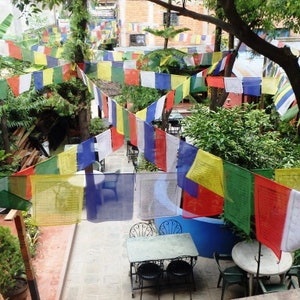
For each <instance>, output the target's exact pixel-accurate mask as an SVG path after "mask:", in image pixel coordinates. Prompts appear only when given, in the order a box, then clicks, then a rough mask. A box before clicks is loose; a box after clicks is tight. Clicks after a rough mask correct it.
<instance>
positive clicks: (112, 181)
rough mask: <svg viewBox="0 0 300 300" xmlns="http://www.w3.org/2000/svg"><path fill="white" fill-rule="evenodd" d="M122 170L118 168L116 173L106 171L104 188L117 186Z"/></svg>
mask: <svg viewBox="0 0 300 300" xmlns="http://www.w3.org/2000/svg"><path fill="white" fill-rule="evenodd" d="M120 172H121V171H120V170H117V171H116V172H115V173H105V177H106V178H105V180H104V182H103V186H102V188H103V189H105V188H113V187H115V186H116V184H117V182H118V179H119V176H120Z"/></svg>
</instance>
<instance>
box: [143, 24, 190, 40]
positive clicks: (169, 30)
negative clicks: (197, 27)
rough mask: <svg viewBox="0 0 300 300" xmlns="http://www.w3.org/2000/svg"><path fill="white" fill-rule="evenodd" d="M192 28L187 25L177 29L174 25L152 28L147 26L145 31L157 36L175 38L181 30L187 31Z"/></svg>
mask: <svg viewBox="0 0 300 300" xmlns="http://www.w3.org/2000/svg"><path fill="white" fill-rule="evenodd" d="M188 30H190V29H189V28H187V27H184V28H179V29H175V28H174V27H173V26H169V27H166V28H164V29H152V28H145V29H144V31H146V32H149V33H151V34H153V35H155V36H159V37H162V38H165V39H172V38H174V37H175V36H176V35H177V34H179V33H181V32H185V31H188Z"/></svg>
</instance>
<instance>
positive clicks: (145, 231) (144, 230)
mask: <svg viewBox="0 0 300 300" xmlns="http://www.w3.org/2000/svg"><path fill="white" fill-rule="evenodd" d="M155 234H156V232H155V230H154V228H153V226H152V225H151V224H150V223H146V222H139V223H136V224H134V225H132V226H131V228H130V230H129V237H131V238H133V237H138V236H152V235H155Z"/></svg>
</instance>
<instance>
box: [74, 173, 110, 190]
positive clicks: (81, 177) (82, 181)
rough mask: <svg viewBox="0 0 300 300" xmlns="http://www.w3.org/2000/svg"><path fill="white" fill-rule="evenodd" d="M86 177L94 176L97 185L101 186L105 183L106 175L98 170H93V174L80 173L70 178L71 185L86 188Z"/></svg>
mask: <svg viewBox="0 0 300 300" xmlns="http://www.w3.org/2000/svg"><path fill="white" fill-rule="evenodd" d="M86 176H94V183H95V185H97V184H100V183H102V182H103V181H104V178H105V175H104V174H103V173H102V172H100V171H97V170H93V173H87V174H86V173H85V171H84V170H81V171H78V172H76V173H75V175H74V176H72V177H70V178H69V180H68V181H69V183H70V184H72V185H76V186H80V187H85V186H86Z"/></svg>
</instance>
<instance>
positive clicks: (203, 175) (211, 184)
mask: <svg viewBox="0 0 300 300" xmlns="http://www.w3.org/2000/svg"><path fill="white" fill-rule="evenodd" d="M186 177H187V178H189V179H190V180H192V181H194V182H196V183H198V184H200V185H201V186H203V187H205V188H207V189H209V190H211V191H213V192H214V193H216V194H217V195H219V196H221V197H223V196H224V183H223V160H222V159H221V158H219V157H217V156H215V155H213V154H211V153H209V152H206V151H203V150H201V149H199V150H197V154H196V156H195V157H194V160H193V163H192V165H191V168H190V169H189V171H188V172H187V174H186Z"/></svg>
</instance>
